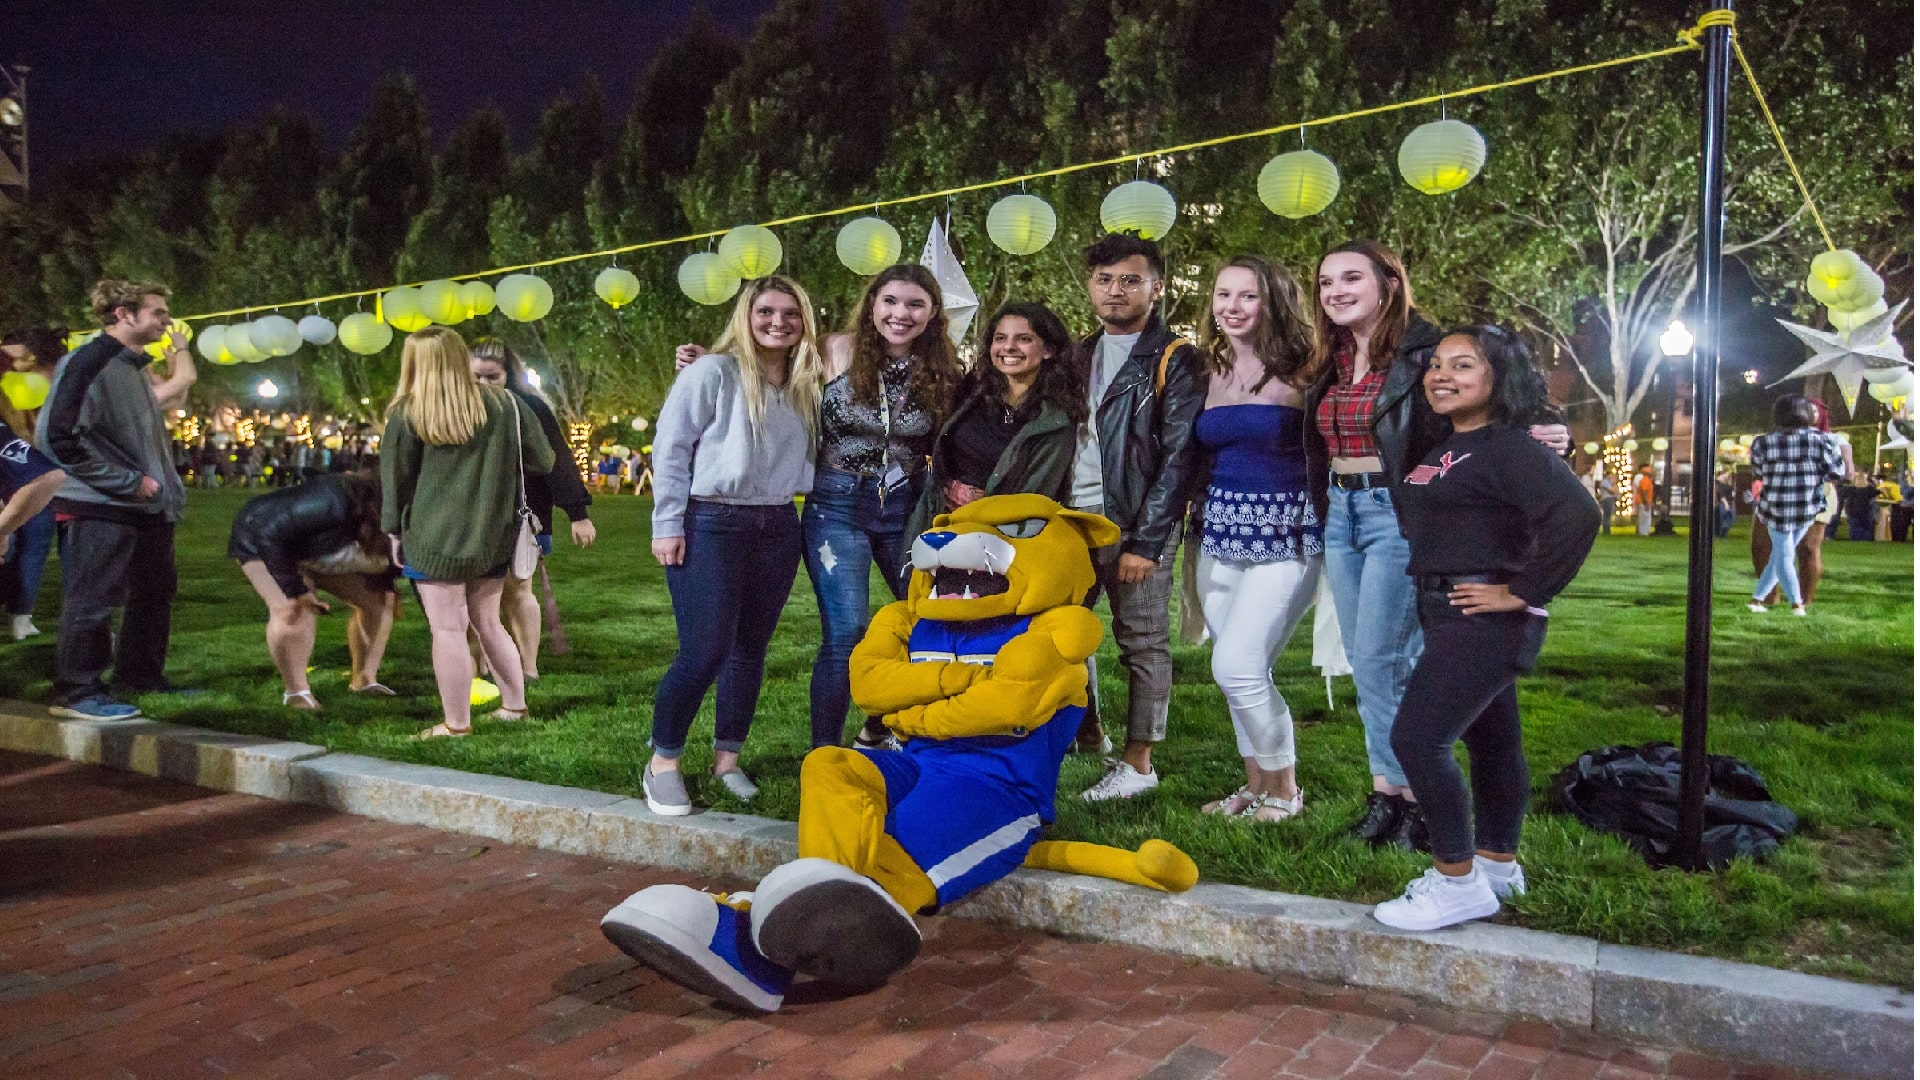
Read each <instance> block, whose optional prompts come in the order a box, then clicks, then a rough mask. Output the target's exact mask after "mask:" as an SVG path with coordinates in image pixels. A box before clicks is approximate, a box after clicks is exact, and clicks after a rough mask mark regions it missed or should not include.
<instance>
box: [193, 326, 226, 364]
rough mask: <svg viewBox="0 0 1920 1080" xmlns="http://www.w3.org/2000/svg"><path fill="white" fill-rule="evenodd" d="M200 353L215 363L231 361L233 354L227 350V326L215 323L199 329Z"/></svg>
mask: <svg viewBox="0 0 1920 1080" xmlns="http://www.w3.org/2000/svg"><path fill="white" fill-rule="evenodd" d="M200 355H201V356H203V357H205V358H206V359H207V360H208V361H209V362H211V363H215V364H231V363H233V354H232V353H229V352H227V328H226V326H224V325H222V324H220V323H215V324H213V325H212V326H209V327H207V328H206V329H204V330H202V331H200Z"/></svg>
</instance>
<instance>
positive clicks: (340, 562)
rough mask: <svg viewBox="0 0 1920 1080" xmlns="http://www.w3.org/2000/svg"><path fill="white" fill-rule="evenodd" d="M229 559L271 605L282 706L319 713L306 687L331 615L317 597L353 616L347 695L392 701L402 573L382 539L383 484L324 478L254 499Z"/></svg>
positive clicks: (230, 542) (240, 520) (241, 516)
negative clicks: (390, 674) (389, 658)
mask: <svg viewBox="0 0 1920 1080" xmlns="http://www.w3.org/2000/svg"><path fill="white" fill-rule="evenodd" d="M227 557H228V558H230V559H234V560H237V561H238V562H239V563H240V572H241V573H243V574H245V575H246V576H247V581H248V582H250V583H251V584H252V585H253V588H254V591H256V592H258V593H259V594H260V599H262V600H264V601H266V604H267V653H268V655H270V656H272V657H273V666H274V667H275V668H277V669H278V670H279V672H280V683H281V695H280V701H281V704H283V705H286V706H287V707H289V708H293V709H302V710H307V711H314V710H318V709H319V708H320V702H319V700H318V699H316V698H315V697H314V696H313V689H312V688H311V687H310V686H308V685H307V661H308V660H310V659H311V658H312V657H313V639H314V632H315V630H316V626H317V619H316V616H318V615H323V614H325V613H326V612H327V610H328V608H327V605H326V603H325V602H323V601H322V600H321V599H320V598H319V596H317V595H315V591H316V590H319V591H323V592H327V593H330V594H332V595H334V596H337V597H339V598H340V599H342V600H344V601H346V602H347V604H348V606H350V607H352V608H353V621H352V622H351V623H350V624H348V626H347V652H348V654H349V655H350V656H352V658H353V670H352V673H351V675H350V676H349V679H348V684H347V685H348V689H350V690H351V691H352V692H354V693H356V694H367V695H375V696H383V697H384V696H392V694H393V691H392V690H390V689H388V688H387V687H386V686H385V685H383V684H382V683H381V682H380V660H381V658H382V657H383V656H384V655H385V654H386V651H387V635H388V634H389V632H391V631H392V629H393V618H394V614H395V612H396V611H397V610H398V608H399V594H398V593H396V592H395V591H394V588H393V579H394V577H395V575H396V574H397V573H398V572H399V571H398V568H397V567H395V566H393V564H392V560H391V558H390V557H389V552H388V545H387V541H386V537H385V536H383V535H382V534H381V532H380V480H379V477H378V476H377V475H375V474H370V473H342V474H338V475H332V476H318V477H315V478H313V479H312V480H309V481H307V482H306V483H303V484H299V485H296V486H294V487H288V488H276V489H274V490H273V491H271V492H269V493H268V494H265V495H260V496H257V497H255V498H252V499H249V500H247V503H246V505H245V506H242V507H241V508H240V512H239V513H238V514H237V515H235V516H234V519H233V529H232V532H231V533H229V535H228V537H227Z"/></svg>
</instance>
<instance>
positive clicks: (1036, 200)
mask: <svg viewBox="0 0 1920 1080" xmlns="http://www.w3.org/2000/svg"><path fill="white" fill-rule="evenodd" d="M1058 225H1059V221H1058V220H1057V219H1056V218H1055V216H1054V213H1053V207H1052V206H1050V205H1048V203H1047V200H1045V199H1042V198H1040V197H1039V196H1038V195H1009V196H1007V197H1006V198H1004V199H1001V200H1000V201H999V202H997V203H994V204H993V209H991V210H988V211H987V239H989V240H992V241H993V243H994V246H996V247H998V248H999V249H1000V250H1002V251H1004V252H1007V253H1008V254H1010V255H1031V254H1033V253H1034V252H1036V251H1039V250H1040V249H1041V248H1043V247H1046V246H1047V245H1048V244H1049V243H1051V242H1052V241H1053V232H1054V229H1055V228H1056V227H1058Z"/></svg>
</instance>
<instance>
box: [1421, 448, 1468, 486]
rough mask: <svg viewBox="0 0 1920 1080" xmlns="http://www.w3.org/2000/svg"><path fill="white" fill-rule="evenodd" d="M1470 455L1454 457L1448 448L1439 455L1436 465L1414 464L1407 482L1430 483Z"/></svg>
mask: <svg viewBox="0 0 1920 1080" xmlns="http://www.w3.org/2000/svg"><path fill="white" fill-rule="evenodd" d="M1472 456H1473V455H1472V454H1461V455H1460V456H1459V457H1454V456H1453V451H1451V450H1449V451H1447V452H1446V453H1444V454H1441V455H1440V464H1438V465H1417V466H1415V467H1414V470H1413V471H1412V472H1410V473H1408V474H1407V483H1409V484H1431V483H1433V482H1434V480H1435V479H1437V478H1439V477H1442V476H1445V475H1447V471H1448V470H1449V469H1452V468H1453V467H1454V466H1455V465H1458V464H1460V463H1461V462H1463V461H1465V460H1467V459H1468V458H1470V457H1472Z"/></svg>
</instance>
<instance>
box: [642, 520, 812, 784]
mask: <svg viewBox="0 0 1920 1080" xmlns="http://www.w3.org/2000/svg"><path fill="white" fill-rule="evenodd" d="M686 540H687V550H686V558H685V559H684V560H683V561H682V562H681V563H680V565H679V566H669V567H667V592H668V593H670V594H671V595H672V597H673V622H674V626H675V628H676V629H677V630H678V632H679V635H680V650H679V651H678V652H676V653H674V656H673V663H672V664H670V665H669V666H668V667H667V673H666V674H665V675H662V676H661V677H660V686H659V688H658V689H656V690H655V691H654V695H653V749H654V752H655V753H658V754H659V755H660V756H662V757H670V758H671V757H679V756H680V752H681V751H682V750H684V749H685V748H686V745H687V730H688V729H689V728H691V727H692V726H693V717H694V714H695V713H697V712H699V711H700V702H701V700H702V699H704V698H705V697H706V696H707V688H708V687H709V686H713V685H714V683H715V682H716V681H718V683H719V687H718V689H717V690H716V691H715V693H714V719H713V745H714V748H715V749H717V750H731V751H735V752H738V751H739V750H740V748H741V747H742V746H744V745H746V741H747V729H748V728H750V727H751V726H752V725H753V711H754V708H755V706H756V705H758V704H759V701H760V682H761V680H762V678H764V677H765V675H766V665H767V643H768V642H770V641H772V640H773V629H774V627H775V626H777V625H778V624H779V622H780V610H781V609H782V608H784V607H786V606H787V594H789V593H791V592H792V591H793V579H794V577H795V575H797V574H798V573H799V571H800V518H799V515H798V514H796V513H795V512H794V509H793V505H792V504H791V503H788V504H785V505H781V506H732V505H728V504H726V503H715V502H703V501H701V500H699V499H693V500H690V501H689V502H688V503H687V516H686Z"/></svg>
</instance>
